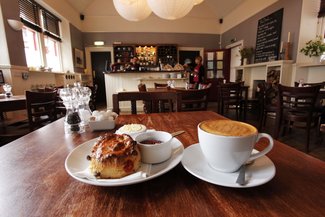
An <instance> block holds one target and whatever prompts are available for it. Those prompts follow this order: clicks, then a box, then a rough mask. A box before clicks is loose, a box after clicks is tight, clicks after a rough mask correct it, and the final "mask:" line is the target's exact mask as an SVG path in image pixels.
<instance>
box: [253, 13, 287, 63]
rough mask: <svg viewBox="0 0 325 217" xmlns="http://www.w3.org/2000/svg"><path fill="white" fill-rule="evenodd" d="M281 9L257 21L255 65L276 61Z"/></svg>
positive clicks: (279, 36)
mask: <svg viewBox="0 0 325 217" xmlns="http://www.w3.org/2000/svg"><path fill="white" fill-rule="evenodd" d="M282 17H283V8H282V9H280V10H278V11H276V12H274V13H272V14H270V15H268V16H266V17H263V18H262V19H260V20H259V21H258V26H257V35H256V48H255V61H254V62H255V63H260V62H267V61H271V60H277V59H278V57H279V45H280V41H281V29H282Z"/></svg>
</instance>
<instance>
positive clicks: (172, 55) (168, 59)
mask: <svg viewBox="0 0 325 217" xmlns="http://www.w3.org/2000/svg"><path fill="white" fill-rule="evenodd" d="M157 57H158V60H159V61H160V62H161V63H162V64H170V65H172V66H173V65H175V64H176V63H177V62H178V51H177V46H176V45H170V44H169V45H158V46H157Z"/></svg>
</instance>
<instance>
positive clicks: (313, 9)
mask: <svg viewBox="0 0 325 217" xmlns="http://www.w3.org/2000/svg"><path fill="white" fill-rule="evenodd" d="M319 6H320V0H303V6H302V12H301V23H300V33H299V46H298V51H299V50H300V49H301V48H302V47H304V46H305V43H306V42H307V41H309V40H312V39H315V38H316V35H317V21H318V18H317V15H318V11H319ZM312 62H313V59H312V58H309V57H308V56H305V55H304V54H303V53H300V52H298V53H297V65H296V66H294V75H295V76H294V81H299V80H300V79H302V80H303V81H304V82H305V83H318V82H321V81H325V73H324V72H325V65H324V66H318V67H315V66H313V63H312ZM308 63H311V66H310V67H300V65H302V64H303V65H305V64H308Z"/></svg>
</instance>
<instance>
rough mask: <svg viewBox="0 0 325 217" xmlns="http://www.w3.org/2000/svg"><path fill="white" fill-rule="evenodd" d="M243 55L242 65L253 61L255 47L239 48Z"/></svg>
mask: <svg viewBox="0 0 325 217" xmlns="http://www.w3.org/2000/svg"><path fill="white" fill-rule="evenodd" d="M239 53H240V56H241V65H246V64H249V63H250V62H251V59H252V57H253V54H254V49H253V48H252V47H243V48H241V49H240V50H239Z"/></svg>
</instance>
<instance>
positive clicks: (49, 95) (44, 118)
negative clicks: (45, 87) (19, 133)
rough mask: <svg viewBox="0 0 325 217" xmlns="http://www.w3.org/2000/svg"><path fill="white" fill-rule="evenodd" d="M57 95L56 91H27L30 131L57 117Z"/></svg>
mask: <svg viewBox="0 0 325 217" xmlns="http://www.w3.org/2000/svg"><path fill="white" fill-rule="evenodd" d="M56 97H57V93H56V92H55V91H54V92H31V91H26V108H27V115H28V122H29V129H30V131H33V130H34V129H36V128H40V127H42V126H44V125H46V124H47V123H50V122H53V121H54V120H56V119H57V117H56V115H57V114H56Z"/></svg>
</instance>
